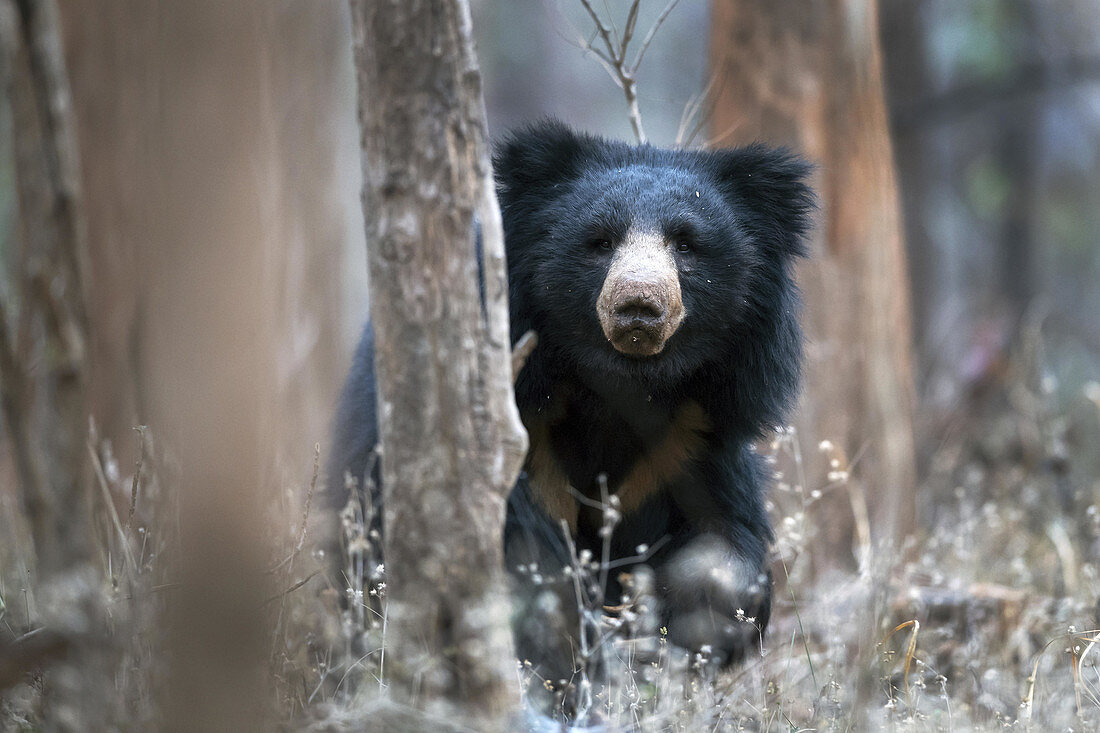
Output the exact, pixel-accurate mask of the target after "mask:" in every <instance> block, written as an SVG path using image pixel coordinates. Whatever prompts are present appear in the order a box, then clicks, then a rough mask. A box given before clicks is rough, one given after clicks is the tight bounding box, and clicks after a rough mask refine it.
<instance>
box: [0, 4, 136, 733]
mask: <svg viewBox="0 0 1100 733" xmlns="http://www.w3.org/2000/svg"><path fill="white" fill-rule="evenodd" d="M0 82H2V85H3V93H4V94H5V96H6V97H7V101H8V102H9V103H10V106H11V111H12V127H13V130H12V133H13V146H12V148H13V152H14V162H15V188H16V192H17V200H18V214H17V216H18V222H19V224H18V234H19V236H18V241H19V254H18V256H17V257H16V258H15V259H16V262H15V263H14V268H13V269H14V272H13V274H12V280H13V281H14V286H15V290H16V293H14V295H15V296H16V298H17V299H9V294H8V293H3V298H4V299H3V301H2V302H0V403H2V407H3V413H4V428H5V432H6V434H7V437H8V439H9V440H10V445H11V451H12V454H13V459H14V462H15V465H16V467H17V475H18V479H19V494H20V499H21V505H22V509H23V512H24V514H25V517H26V519H27V522H28V525H29V526H30V529H31V535H32V537H33V541H34V554H35V567H36V571H37V572H36V573H35V576H34V577H33V581H34V582H35V585H36V588H35V590H36V594H37V600H38V603H39V617H38V618H37V619H35V621H36V623H37V624H39V625H40V627H39V628H36V629H33V631H34V633H33V634H32V633H31V631H32V629H29V628H28V629H24V631H26V632H27V633H26V634H25V635H24V636H23V637H22V638H18V639H15V640H13V641H11V642H9V641H8V633H7V632H8V631H9V629H10V626H7V624H5V628H4V629H3V631H2V632H0V659H2V661H3V662H4V664H2V665H0V689H2V688H3V687H6V686H7V685H8V684H13V683H15V682H16V681H18V680H19V679H20V678H21V677H22V676H23V675H25V674H27V673H29V672H31V671H32V670H34V669H39V668H41V667H42V666H43V665H45V664H46V663H48V662H51V661H54V659H53V658H54V657H56V656H63V657H64V658H63V659H62V660H61V661H59V662H58V663H57V664H56V665H55V666H54V667H53V670H52V674H51V675H50V678H49V692H48V694H49V704H48V706H47V708H46V709H45V710H44V712H43V718H42V721H41V722H42V723H43V725H44V726H46V727H47V729H49V730H62V731H69V730H72V731H75V730H85V729H103V728H105V727H106V725H105V723H106V721H107V720H108V719H109V715H110V713H109V712H108V711H109V710H110V707H111V703H112V702H113V697H112V696H111V685H110V679H111V677H110V675H111V672H112V671H113V662H114V660H115V654H114V652H115V648H114V647H113V645H112V644H111V642H110V640H105V639H102V638H100V637H99V631H100V629H101V628H102V627H103V625H104V624H105V623H106V611H107V609H106V603H105V601H106V598H105V596H104V594H103V593H102V582H101V577H100V575H99V572H98V568H97V567H96V563H95V559H96V555H95V549H96V548H95V543H94V541H93V533H92V521H91V502H90V489H91V483H90V481H89V479H90V471H89V467H88V460H87V459H88V452H87V447H86V445H87V440H88V411H87V376H88V360H87V348H86V344H87V334H88V329H87V319H86V315H85V294H86V292H87V288H88V283H87V271H88V268H87V252H86V249H85V248H86V229H85V221H84V213H83V197H82V192H81V189H80V161H79V156H78V153H77V147H76V134H75V131H74V128H73V124H74V123H73V118H72V105H71V97H70V92H69V82H68V79H67V78H66V75H65V62H64V57H63V55H62V50H61V38H60V22H59V19H58V10H57V5H56V4H55V3H54V2H53V1H52V0H43V1H41V2H33V3H27V2H20V3H15V2H11V1H10V0H0ZM23 582H26V580H24V581H23ZM28 615H29V614H28ZM25 622H26V623H27V624H28V625H29V624H30V619H29V618H28V619H25ZM36 635H37V637H36V638H31V637H35V636H36ZM43 639H44V640H46V641H47V644H46V645H45V646H42V645H40V644H39V642H40V641H42V640H43ZM12 660H16V664H17V665H21V666H22V668H19V667H14V668H7V667H8V665H9V664H11V662H12ZM105 698H106V701H105Z"/></svg>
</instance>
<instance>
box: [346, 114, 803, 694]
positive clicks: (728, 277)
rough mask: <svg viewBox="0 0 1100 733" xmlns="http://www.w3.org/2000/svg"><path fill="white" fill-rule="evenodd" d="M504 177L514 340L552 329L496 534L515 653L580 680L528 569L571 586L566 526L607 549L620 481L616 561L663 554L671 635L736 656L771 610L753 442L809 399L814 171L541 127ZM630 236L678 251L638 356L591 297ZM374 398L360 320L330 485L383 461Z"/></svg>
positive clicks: (659, 575) (529, 392) (762, 155)
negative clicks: (511, 596) (808, 241)
mask: <svg viewBox="0 0 1100 733" xmlns="http://www.w3.org/2000/svg"><path fill="white" fill-rule="evenodd" d="M494 168H495V171H496V179H497V186H498V195H499V198H500V203H501V212H502V216H503V221H504V232H505V246H506V253H507V261H508V275H509V296H510V300H511V306H510V315H511V329H512V340H513V343H514V342H515V341H516V340H518V338H519V337H520V336H521V335H522V334H524V333H525V332H527V331H528V330H533V331H535V332H536V333H537V334H538V337H539V342H538V346H537V348H536V349H535V351H534V352H533V353H532V355H531V356H530V358H529V359H528V361H527V364H526V366H525V367H524V369H523V371H522V372H521V373H520V375H519V377H518V380H517V382H516V388H515V391H516V402H517V404H518V407H519V410H520V414H521V416H522V418H523V420H524V423H525V425H526V426H527V428H528V431H529V433H530V436H531V451H530V453H529V457H528V461H527V464H526V466H525V471H524V473H522V474H521V475H520V478H519V480H518V482H517V484H516V486H515V489H514V490H513V492H512V496H511V498H510V500H509V504H508V512H507V524H506V528H505V561H506V563H507V565H508V570H509V572H510V573H512V576H513V578H514V580H515V587H516V589H517V593H516V604H517V612H516V623H515V632H516V642H517V651H518V653H519V655H520V658H521V659H528V660H529V661H530V662H531V663H532V664H533V665H534V667H535V668H536V669H537V670H538V671H539V673H540V675H541V676H542V677H544V678H550V679H553V680H556V679H558V678H568V676H569V674H570V673H571V670H572V668H573V666H574V664H575V663H576V659H575V652H576V643H575V641H574V637H575V635H576V634H577V633H578V632H577V629H576V628H575V626H573V624H574V623H575V619H572V618H571V616H570V614H569V613H568V606H569V602H568V601H567V600H566V601H564V602H563V604H559V605H563V606H564V608H563V612H564V619H563V618H557V619H547V618H544V616H545V604H540V603H538V602H536V599H538V598H539V595H540V592H541V590H540V587H539V586H537V584H535V583H534V581H533V580H532V575H533V573H532V572H531V568H530V566H532V565H535V566H537V570H538V572H537V575H539V576H541V577H542V578H544V579H546V578H554V577H560V571H561V569H562V568H563V567H564V566H565V565H566V564H567V563H568V562H569V556H568V547H567V544H566V542H565V540H564V536H563V533H562V531H561V525H562V520H565V524H566V525H567V526H568V527H569V529H570V532H571V534H572V540H573V541H574V542H575V545H576V547H577V548H578V549H585V548H587V549H590V550H591V551H592V552H593V553H595V556H596V557H600V555H601V548H602V546H603V542H604V540H603V538H602V537H601V536H600V533H599V530H600V527H601V526H602V524H603V513H602V511H601V510H600V509H598V508H594V507H593V506H592V504H593V503H594V502H599V501H600V500H601V498H602V496H604V495H605V492H610V493H611V494H616V493H618V492H619V491H620V490H622V492H623V495H622V496H621V497H620V498H621V502H620V505H621V513H622V516H621V520H620V521H619V522H618V524H617V526H616V527H615V529H614V532H613V534H612V536H611V539H610V557H611V560H612V561H616V560H620V559H623V558H632V557H635V556H636V555H637V548H638V547H639V546H640V545H645V546H648V547H650V548H654V549H653V550H652V551H651V552H650V553H649V554H647V556H646V564H647V565H648V566H650V567H651V568H652V569H653V571H654V574H655V576H654V581H655V584H656V595H657V597H658V598H659V600H660V602H661V618H662V621H663V623H664V625H665V626H666V627H667V629H668V634H669V638H670V640H671V641H672V642H674V643H676V644H678V645H680V646H683V647H685V648H687V649H689V650H690V649H698V648H701V647H703V646H704V645H705V646H707V647H709V649H710V651H711V654H712V655H713V656H714V657H715V658H716V659H718V660H719V661H720V662H731V661H734V660H736V659H738V658H740V657H741V656H742V655H743V654H744V653H745V652H746V651H748V650H749V649H751V648H752V646H753V645H755V644H757V643H758V639H759V634H760V633H762V631H763V628H764V626H765V625H766V624H767V620H768V615H769V610H770V601H771V581H770V575H769V574H768V570H767V551H768V546H769V543H770V542H771V540H772V533H771V528H770V526H769V522H768V518H767V515H766V512H765V508H764V492H765V489H766V486H767V484H768V470H767V468H766V466H765V465H764V462H763V460H762V459H761V457H760V456H758V455H757V454H756V452H755V449H754V444H755V442H756V441H757V440H759V439H760V438H762V437H763V436H765V435H766V434H767V433H768V432H769V431H770V430H771V429H772V428H774V427H775V426H777V425H780V424H781V423H782V421H783V419H784V416H785V414H786V412H787V410H788V409H789V408H790V407H791V405H792V402H793V400H794V399H795V397H796V395H797V392H798V384H799V364H800V359H801V350H802V333H801V329H800V327H799V322H798V313H799V297H798V291H797V288H796V286H795V283H794V280H793V272H792V270H793V265H794V261H795V259H796V258H797V257H799V256H801V255H803V254H805V250H804V242H803V240H804V236H805V234H806V232H807V229H808V227H809V225H810V214H811V212H812V210H813V207H814V197H813V194H812V192H811V190H810V188H809V187H808V185H807V183H806V178H807V175H808V173H809V170H810V167H809V166H808V165H807V164H806V163H805V162H804V161H803V160H801V159H800V158H798V157H797V156H795V155H793V154H791V153H790V152H787V151H785V150H782V149H773V148H768V147H765V146H763V145H750V146H748V147H743V148H736V149H730V150H712V151H685V150H666V149H661V148H657V147H653V146H650V145H641V146H634V145H628V144H625V143H621V142H614V141H609V140H605V139H602V138H598V137H593V136H589V135H585V134H579V133H575V132H573V131H572V130H570V129H569V128H568V127H566V126H565V125H563V124H561V123H558V122H553V121H547V122H542V123H538V124H535V125H533V126H531V127H528V128H526V129H524V130H522V131H520V132H518V133H516V134H514V135H512V136H511V137H510V138H509V139H507V140H506V141H505V142H504V143H503V144H502V145H500V146H499V147H498V149H497V151H496V155H495V156H494ZM632 228H635V229H637V228H643V229H645V230H646V231H651V232H656V233H657V234H658V235H659V236H661V237H663V238H664V241H666V242H668V243H669V246H670V247H671V248H673V250H674V253H673V256H674V258H675V262H676V268H677V270H678V277H679V283H680V288H681V290H682V297H683V305H684V308H685V312H686V317H685V318H684V320H683V322H682V325H681V326H680V327H679V328H678V330H676V331H675V333H674V334H673V335H672V336H671V338H669V339H668V342H667V344H666V346H665V348H664V349H663V351H662V352H661V353H659V354H657V355H656V356H650V357H644V358H636V357H630V356H626V355H624V354H623V353H620V352H619V351H617V350H616V349H615V348H613V347H612V345H611V344H610V343H609V342H608V337H606V336H605V334H604V332H603V331H602V330H601V327H600V322H599V320H598V318H597V314H596V309H595V301H596V297H597V295H598V294H599V293H600V290H601V288H602V286H603V281H604V278H605V277H606V275H607V272H608V263H609V258H610V256H611V254H610V252H611V251H613V248H614V246H615V244H616V243H617V242H619V241H621V240H622V239H623V238H624V237H625V236H626V235H627V232H628V230H631V229H632ZM609 245H610V246H609ZM681 250H683V251H681ZM375 404H376V399H375V384H374V365H373V349H372V332H371V327H370V325H369V324H368V325H367V327H366V330H365V332H364V336H363V339H362V342H361V343H360V346H359V348H358V350H357V352H356V354H355V358H354V361H353V366H352V369H351V373H350V374H349V376H348V380H347V383H346V385H345V388H344V392H343V395H342V397H341V400H340V404H339V408H338V411H337V415H336V419H335V427H334V438H333V440H334V446H335V447H334V450H333V451H332V454H331V457H330V461H329V465H328V471H329V476H330V477H331V479H330V480H333V483H334V484H335V486H336V488H338V489H341V490H342V488H343V481H342V480H340V479H341V477H343V476H344V475H345V472H350V474H351V475H352V476H354V477H356V478H357V479H358V480H360V482H362V480H363V479H364V478H365V477H364V472H365V471H366V470H367V469H368V467H369V466H370V465H371V456H372V455H373V452H374V447H375V443H376V442H377V439H378V431H377V423H376V416H375ZM376 469H377V466H375V470H374V471H373V474H374V476H373V478H374V481H373V482H371V483H372V484H373V485H374V486H377V470H376ZM601 481H604V482H605V483H604V486H603V488H601ZM577 495H580V496H582V497H584V498H585V499H586V500H585V501H578V499H577ZM375 501H376V502H377V501H378V497H377V496H375ZM376 505H377V504H376ZM375 529H380V528H379V527H378V526H377V525H376V526H375ZM521 566H522V567H521ZM517 568H519V569H520V571H517ZM622 569H628V568H622ZM617 572H619V571H616V572H614V573H609V574H608V575H609V580H608V588H607V594H606V597H607V598H608V599H609V600H608V602H609V603H612V604H614V603H617V602H618V597H619V593H620V589H619V587H618V583H617V580H616V579H615V578H616V575H617ZM548 585H552V583H549V584H548ZM569 593H571V586H569V587H567V588H566V589H565V591H564V595H568V594H569ZM543 600H545V599H543ZM540 609H542V610H540ZM574 612H575V611H574ZM741 617H751V618H753V619H755V621H754V622H753V623H751V624H748V623H747V622H745V621H744V620H743V618H741Z"/></svg>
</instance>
